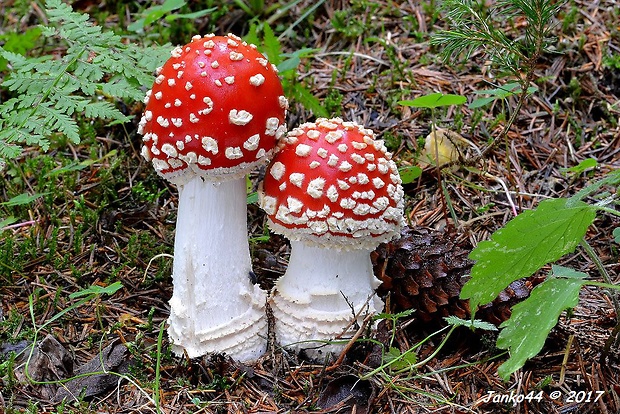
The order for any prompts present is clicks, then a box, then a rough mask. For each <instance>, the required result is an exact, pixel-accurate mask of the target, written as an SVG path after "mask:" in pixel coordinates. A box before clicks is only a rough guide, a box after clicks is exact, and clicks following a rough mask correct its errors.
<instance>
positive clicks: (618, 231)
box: [612, 227, 620, 244]
mask: <svg viewBox="0 0 620 414" xmlns="http://www.w3.org/2000/svg"><path fill="white" fill-rule="evenodd" d="M612 234H613V235H614V241H615V242H616V243H618V244H620V227H616V228H615V229H614V231H613V233H612Z"/></svg>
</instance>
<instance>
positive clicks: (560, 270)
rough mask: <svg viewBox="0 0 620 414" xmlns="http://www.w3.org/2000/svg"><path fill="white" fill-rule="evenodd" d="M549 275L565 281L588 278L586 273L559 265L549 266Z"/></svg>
mask: <svg viewBox="0 0 620 414" xmlns="http://www.w3.org/2000/svg"><path fill="white" fill-rule="evenodd" d="M551 273H552V274H553V276H555V277H563V278H566V279H585V278H586V277H588V275H587V274H586V273H583V272H579V271H577V270H575V269H571V268H570V267H564V266H559V265H551Z"/></svg>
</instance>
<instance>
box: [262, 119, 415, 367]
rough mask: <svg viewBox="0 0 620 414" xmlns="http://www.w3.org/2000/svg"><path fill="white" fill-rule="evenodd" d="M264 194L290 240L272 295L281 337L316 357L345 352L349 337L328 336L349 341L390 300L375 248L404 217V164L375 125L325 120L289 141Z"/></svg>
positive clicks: (274, 224) (394, 233)
mask: <svg viewBox="0 0 620 414" xmlns="http://www.w3.org/2000/svg"><path fill="white" fill-rule="evenodd" d="M259 201H260V205H261V207H262V208H263V209H264V210H265V212H266V213H267V216H268V222H269V226H270V228H271V229H272V230H273V231H275V232H276V233H280V234H282V235H284V236H286V237H288V238H289V239H290V240H291V256H290V260H289V265H288V269H287V270H286V272H285V274H284V275H283V276H282V278H280V279H279V280H278V281H277V283H276V286H275V290H274V294H273V297H272V302H271V303H272V308H273V314H274V317H275V319H276V338H277V339H278V341H279V342H280V343H281V344H282V345H290V346H291V348H293V349H294V350H301V349H305V350H306V353H307V354H308V355H309V356H310V357H312V358H315V359H317V358H320V357H322V356H324V355H326V354H327V353H334V352H339V351H340V350H341V349H342V348H343V344H342V342H341V343H331V344H329V345H327V346H321V342H326V341H330V340H334V339H340V340H344V341H346V339H347V338H349V337H351V335H352V334H353V332H354V331H355V322H358V323H359V322H361V320H362V319H363V318H364V316H365V315H366V314H369V313H370V314H374V313H376V312H380V311H381V310H382V308H383V306H382V302H381V300H380V299H379V298H377V296H376V295H375V294H374V290H375V289H376V287H377V286H378V284H379V281H378V280H377V279H376V278H375V276H374V275H373V271H372V264H371V261H370V252H371V251H372V250H373V249H374V248H376V247H377V246H378V245H379V244H380V243H382V242H385V241H388V240H391V239H394V238H396V237H398V236H399V234H400V229H401V227H402V225H403V222H404V219H403V204H404V202H403V189H402V186H401V179H400V176H399V174H398V170H397V168H396V164H395V163H394V162H393V161H392V160H391V155H390V154H389V153H388V152H387V149H386V147H385V145H384V144H383V142H382V141H379V140H375V139H374V134H373V132H372V131H371V130H369V129H365V128H363V127H361V126H359V125H357V124H355V123H352V122H343V121H342V120H341V119H339V118H335V119H318V120H317V121H316V122H314V123H306V124H303V125H301V126H300V127H299V128H295V129H293V130H292V131H290V132H289V133H288V136H287V137H286V138H285V139H283V140H282V141H281V143H280V145H279V151H278V153H277V154H276V155H275V156H274V158H273V160H272V161H271V163H270V164H269V166H268V167H267V172H266V174H265V179H264V181H263V183H262V187H261V190H260V191H259ZM316 341H319V343H317V342H316Z"/></svg>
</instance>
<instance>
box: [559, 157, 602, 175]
mask: <svg viewBox="0 0 620 414" xmlns="http://www.w3.org/2000/svg"><path fill="white" fill-rule="evenodd" d="M597 165H598V162H597V161H596V160H595V159H594V158H586V159H585V160H583V161H581V162H580V163H579V164H577V165H575V166H574V167H570V168H560V172H561V173H562V174H567V173H573V174H581V173H583V172H586V171H587V170H589V169H592V168H596V166H597Z"/></svg>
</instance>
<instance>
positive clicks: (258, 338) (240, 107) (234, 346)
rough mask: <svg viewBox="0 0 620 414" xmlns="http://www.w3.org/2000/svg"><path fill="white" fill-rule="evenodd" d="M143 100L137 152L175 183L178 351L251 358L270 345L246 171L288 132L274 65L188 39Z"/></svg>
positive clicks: (232, 47) (246, 49)
mask: <svg viewBox="0 0 620 414" xmlns="http://www.w3.org/2000/svg"><path fill="white" fill-rule="evenodd" d="M145 103H146V108H145V111H144V114H143V117H142V119H141V121H140V125H139V131H138V132H139V133H140V134H142V135H143V143H144V144H143V147H142V155H143V156H144V158H146V159H147V160H148V161H151V162H152V164H153V167H154V168H155V170H156V171H157V173H158V174H159V175H160V176H162V177H164V178H165V179H167V180H169V181H171V182H172V183H174V184H176V185H177V186H178V189H179V209H178V216H177V227H176V235H175V244H174V265H173V273H172V278H173V295H172V298H171V300H170V318H169V320H168V322H169V328H168V334H169V337H170V339H171V340H172V342H173V343H174V346H175V352H176V353H177V354H183V353H184V352H186V353H187V354H188V355H189V356H190V357H197V356H201V355H205V354H207V353H213V352H226V353H227V354H229V355H230V356H232V357H233V358H235V359H238V360H241V361H251V360H254V359H256V358H258V357H259V356H260V355H261V354H262V353H263V352H264V350H265V348H266V340H265V337H266V334H267V332H266V331H267V322H266V317H265V312H264V306H265V300H266V292H264V291H262V290H261V289H260V288H259V287H258V286H256V285H253V284H252V283H251V282H250V279H249V275H250V272H251V260H250V253H249V246H248V239H247V207H246V199H247V196H246V181H245V175H246V174H247V173H248V172H249V171H250V170H251V169H253V168H254V167H256V166H257V165H259V164H260V163H263V162H267V161H268V159H269V157H270V156H271V155H272V154H273V152H274V148H275V145H276V142H277V140H278V139H279V138H280V137H282V136H283V135H284V134H285V132H286V125H285V123H284V120H285V113H286V108H287V105H288V104H287V100H286V98H285V97H284V96H283V92H282V85H281V83H280V80H279V78H278V74H277V70H276V68H275V66H273V65H271V64H270V63H269V62H268V61H267V59H266V58H265V56H263V55H262V54H261V53H259V52H258V51H257V50H256V47H255V46H254V45H251V44H248V43H246V42H244V41H243V40H242V39H241V38H239V37H237V36H234V35H230V34H229V35H227V36H214V35H207V36H204V37H202V36H194V37H193V38H192V41H191V42H190V43H188V44H187V45H185V46H183V47H177V48H175V49H174V50H173V51H172V56H171V58H170V59H169V60H168V61H167V62H166V63H165V64H164V65H163V67H161V68H160V69H158V71H157V77H156V79H155V83H154V84H153V87H152V89H151V90H150V91H148V92H147V96H146V99H145Z"/></svg>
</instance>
